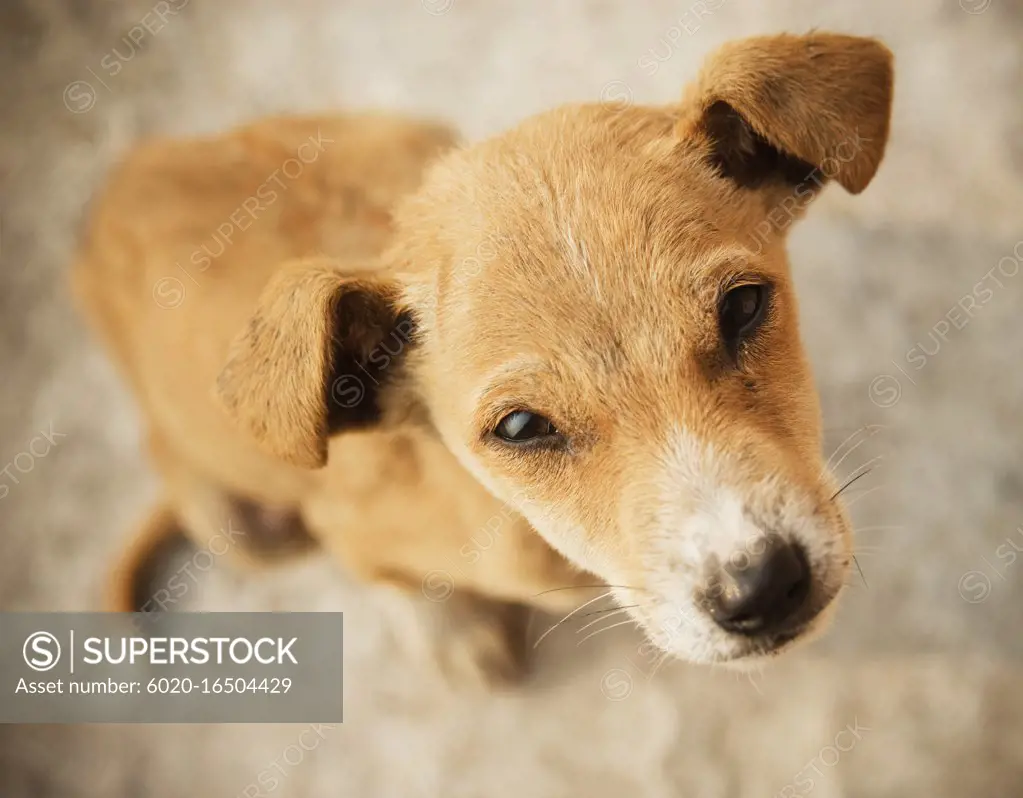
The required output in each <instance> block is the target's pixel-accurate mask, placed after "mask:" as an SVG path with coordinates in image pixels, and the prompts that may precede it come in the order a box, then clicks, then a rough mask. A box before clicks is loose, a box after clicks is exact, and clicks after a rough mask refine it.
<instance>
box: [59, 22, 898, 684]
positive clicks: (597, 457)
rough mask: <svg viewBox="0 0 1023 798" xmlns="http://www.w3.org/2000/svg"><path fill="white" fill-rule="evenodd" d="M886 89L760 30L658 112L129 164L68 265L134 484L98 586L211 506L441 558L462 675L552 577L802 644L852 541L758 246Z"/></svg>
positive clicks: (592, 109) (386, 572) (852, 46)
mask: <svg viewBox="0 0 1023 798" xmlns="http://www.w3.org/2000/svg"><path fill="white" fill-rule="evenodd" d="M891 90H892V68H891V54H890V53H889V51H888V50H887V49H886V48H885V47H883V46H882V45H881V44H879V43H877V42H876V41H873V40H869V39H861V38H855V37H848V36H838V35H832V34H823V33H815V34H811V35H808V36H773V37H763V38H755V39H748V40H744V41H740V42H736V43H733V44H730V45H728V46H726V47H724V48H722V49H721V50H720V51H718V52H717V53H716V54H714V55H713V56H712V57H711V59H710V60H709V62H708V63H707V65H706V67H705V69H704V71H703V73H702V74H701V76H700V78H699V79H698V80H697V82H696V83H695V85H694V86H692V87H691V88H690V90H689V91H688V92H687V94H686V96H685V99H684V100H683V101H682V102H680V103H678V104H672V105H668V106H664V107H635V106H624V105H582V106H569V107H565V108H560V109H557V110H554V111H551V112H548V113H545V114H541V115H540V116H537V117H535V118H533V119H530V120H527V121H526V122H524V123H523V124H522V125H520V126H519V127H517V128H516V129H514V130H512V131H510V132H508V133H506V134H504V135H501V136H499V137H496V138H494V139H491V140H489V141H485V142H483V143H480V144H477V145H474V146H471V147H466V148H454V149H451V148H452V147H453V141H452V138H451V135H450V133H449V132H448V131H446V130H444V129H442V128H438V127H435V126H430V125H425V124H419V123H415V122H409V121H404V120H400V119H394V118H389V117H342V118H323V119H299V120H284V119H277V120H271V121H268V122H263V123H259V124H256V125H253V126H251V127H248V128H245V129H242V130H240V131H237V132H235V133H233V134H230V135H228V136H225V137H222V138H216V139H208V140H200V141H190V142H162V143H157V144H153V145H150V146H148V147H146V148H144V149H142V150H140V151H138V152H136V153H134V154H133V155H132V156H131V157H130V158H129V159H128V160H127V161H126V163H125V164H124V165H123V166H122V167H121V168H120V170H119V171H118V172H117V174H116V175H115V176H114V178H113V179H112V181H111V185H110V187H109V188H108V190H107V191H106V193H105V194H104V195H103V197H102V199H101V201H100V202H99V205H98V207H97V210H96V212H95V215H94V218H93V221H92V225H91V230H90V234H89V236H88V240H87V242H86V245H85V247H84V252H83V255H82V258H81V260H80V262H79V264H78V268H77V270H76V284H77V287H78V289H79V292H80V295H81V297H82V300H83V304H84V305H85V307H86V308H87V310H88V312H89V314H90V316H91V318H92V319H93V321H94V323H95V324H96V326H97V327H98V328H99V329H100V330H101V331H102V332H103V333H104V335H105V337H106V339H107V341H108V343H109V345H110V346H111V347H112V348H113V349H114V351H115V352H116V354H117V356H118V358H119V360H120V361H121V364H122V365H123V366H124V368H125V369H126V371H127V373H128V375H129V377H130V379H131V381H132V384H133V386H134V388H135V390H136V392H137V393H138V395H139V398H140V400H141V401H142V403H143V406H144V408H145V410H146V414H147V418H148V420H149V425H150V439H151V442H152V451H153V456H154V460H155V462H156V464H157V467H158V468H159V469H160V471H161V473H162V475H163V477H164V479H165V483H166V486H167V498H166V503H165V506H164V507H161V508H158V509H157V511H156V512H155V514H154V518H155V519H157V521H153V522H150V523H149V524H148V525H147V528H146V532H145V540H144V541H143V542H142V543H140V544H138V545H137V546H136V547H135V548H134V549H133V553H132V554H131V555H130V556H129V558H128V559H127V560H126V564H125V565H124V566H122V568H121V572H120V573H121V574H122V575H123V576H122V578H121V579H120V580H119V581H118V583H117V584H118V586H119V587H118V590H119V596H121V597H122V599H121V600H120V601H119V604H120V605H121V606H122V607H123V606H124V605H125V602H124V601H123V597H124V596H126V595H127V591H126V588H125V586H128V585H131V584H132V580H131V574H133V573H135V571H136V570H137V565H138V564H139V563H142V562H143V561H144V560H145V557H146V552H147V551H148V550H149V549H150V548H151V547H152V546H153V545H155V543H156V541H158V540H160V539H161V537H162V536H164V535H166V534H167V532H168V531H169V530H170V529H172V528H174V527H175V525H176V524H180V525H181V526H183V527H184V528H185V529H186V530H187V532H188V533H189V534H190V535H192V536H193V537H194V538H195V539H196V540H197V541H199V542H200V543H208V542H209V541H210V540H211V539H212V538H213V537H214V536H216V535H218V534H220V533H221V532H222V530H223V528H224V525H225V519H227V518H237V519H241V520H240V523H241V524H242V528H243V529H245V528H246V522H247V525H248V528H262V529H264V531H266V530H270V531H271V532H274V531H276V532H277V533H281V532H282V530H283V536H284V537H285V538H286V539H292V538H295V537H298V536H300V533H305V532H308V533H309V534H310V535H311V536H312V537H313V538H315V539H318V540H319V541H321V542H322V543H323V544H324V545H325V546H327V547H328V548H330V549H332V550H333V551H335V552H336V553H337V555H338V556H339V557H340V558H341V559H342V560H343V561H344V563H345V565H346V566H347V567H349V568H350V569H352V570H353V571H355V572H357V573H358V574H360V575H362V576H363V577H365V578H366V579H370V580H384V581H390V582H393V583H397V584H402V585H405V586H407V587H409V588H410V589H412V590H415V591H418V590H420V589H421V588H423V587H424V584H425V586H426V589H427V590H429V589H432V588H431V585H433V584H434V583H435V582H436V581H437V580H438V579H440V580H441V581H443V580H444V579H446V578H447V577H448V575H450V574H452V573H457V575H458V578H457V580H456V581H454V583H453V584H449V585H447V587H448V588H451V587H453V589H454V595H455V596H456V597H458V598H460V599H461V600H463V601H469V602H470V604H471V606H472V607H473V612H474V617H476V618H477V619H479V624H478V627H479V630H480V633H479V635H478V636H479V637H481V638H482V637H486V638H487V640H488V642H487V643H485V644H481V646H480V651H479V657H478V659H479V660H480V662H481V664H484V667H487V668H494V667H496V668H498V669H500V670H507V669H508V668H509V667H514V665H516V664H518V662H519V658H518V654H519V651H520V649H519V645H518V641H517V640H516V639H514V637H515V636H516V635H519V634H520V633H521V629H520V626H521V623H520V621H521V619H520V618H519V617H517V615H516V614H515V613H514V612H511V611H510V610H509V609H508V607H507V606H506V605H504V604H503V603H504V602H507V603H527V604H532V605H536V606H540V607H543V608H546V609H553V610H558V609H562V608H565V607H571V606H574V604H575V603H577V602H578V600H579V596H578V593H577V592H576V591H573V590H564V591H557V590H554V589H555V588H562V587H568V586H572V585H583V584H587V583H589V582H592V581H594V577H593V576H591V575H588V574H587V573H585V572H586V571H589V572H591V573H592V574H595V575H596V576H597V577H599V578H600V579H601V580H603V581H605V582H607V583H608V584H609V585H612V586H615V587H614V590H615V593H616V597H617V598H618V599H619V600H620V601H621V602H622V603H623V604H627V605H635V606H633V607H631V608H630V609H629V610H628V612H629V613H630V615H631V616H632V617H633V618H634V619H635V620H636V621H638V622H639V623H640V624H641V626H642V627H643V628H644V629H645V630H646V632H647V633H648V634H649V635H650V636H651V637H652V638H653V639H654V642H656V643H657V644H658V645H659V646H661V647H662V648H663V649H664V650H665V651H667V652H670V653H672V654H675V655H677V656H679V657H682V658H685V659H689V660H692V661H696V662H722V661H743V660H748V659H750V658H753V657H756V656H758V655H764V654H772V653H776V652H778V651H780V650H781V649H782V648H784V647H785V646H787V645H788V644H789V643H790V642H791V641H793V640H796V639H799V638H805V637H807V636H809V635H810V634H811V633H812V632H813V631H815V630H816V629H818V628H820V627H821V625H822V624H823V618H824V617H825V615H826V614H827V613H826V612H825V611H826V610H827V609H828V608H830V607H831V606H833V602H834V599H835V597H836V596H837V594H838V593H839V591H840V589H841V587H842V584H843V581H844V578H845V574H846V571H847V568H848V566H849V561H850V555H851V534H850V527H849V524H848V521H847V519H846V517H845V515H844V513H843V511H842V509H841V507H840V506H839V505H838V503H836V502H835V501H834V500H833V498H832V497H833V494H834V493H835V485H834V483H833V480H832V478H831V477H830V475H829V474H827V473H826V469H825V467H824V464H823V463H822V460H821V457H820V452H819V449H820V442H821V435H820V426H819V410H818V403H817V398H816V395H815V392H814V388H813V384H812V381H811V377H810V372H809V369H808V366H807V363H806V360H805V358H804V355H803V351H802V347H801V344H800V341H799V332H798V329H797V312H796V303H795V297H794V296H793V290H792V285H791V280H790V277H789V266H788V261H787V258H786V254H785V250H784V239H785V235H786V233H787V230H788V227H789V225H790V223H791V222H792V221H793V220H794V219H796V218H799V217H800V216H801V215H802V212H803V211H804V210H805V208H806V206H807V205H808V203H809V201H810V200H811V199H812V198H813V197H814V196H816V194H817V193H818V191H819V189H820V188H821V187H822V186H823V185H824V184H825V183H826V182H827V181H828V180H829V179H834V180H836V181H837V182H838V183H840V184H841V185H842V186H843V187H844V188H845V189H847V190H848V191H851V192H853V193H858V192H859V191H861V190H863V189H864V188H865V187H866V186H867V184H868V183H869V182H870V180H871V178H872V177H873V175H874V173H875V171H876V170H877V168H878V165H879V163H880V161H881V158H882V155H883V152H884V147H885V143H886V140H887V135H888V122H889V113H890V105H891ZM302 148H304V154H303V149H302ZM445 150H450V151H448V152H447V153H446V154H445V155H443V156H441V157H438V156H439V155H440V153H441V152H442V151H445ZM431 160H436V163H434V164H433V165H432V167H430V168H429V169H427V170H426V172H425V176H424V175H423V170H424V168H425V166H426V164H427V163H428V162H429V161H431ZM288 164H290V167H289V166H287V165H288ZM272 175H273V176H275V177H271V176H272ZM399 200H401V201H400V202H399ZM392 208H394V209H396V210H395V212H394V219H393V222H392V220H391V211H392ZM309 256H312V257H309ZM293 258H305V259H301V260H291V261H290V262H286V261H289V259H293ZM213 386H215V391H213V392H211V388H213ZM213 393H215V394H216V399H214V396H213ZM218 404H219V405H220V406H219V407H218ZM225 410H226V412H224V411H225ZM482 530H486V531H487V534H486V539H485V545H483V544H482V543H481V542H480V538H481V534H480V533H481V531H482ZM239 548H241V547H239ZM424 580H425V583H424ZM545 591H549V592H545ZM445 592H447V590H445ZM471 596H478V597H480V598H479V599H472V600H470V599H469V598H468V597H471ZM482 597H486V599H487V600H489V601H494V602H496V603H492V604H491V603H487V602H486V601H484V599H483V598H482ZM484 661H485V662H484Z"/></svg>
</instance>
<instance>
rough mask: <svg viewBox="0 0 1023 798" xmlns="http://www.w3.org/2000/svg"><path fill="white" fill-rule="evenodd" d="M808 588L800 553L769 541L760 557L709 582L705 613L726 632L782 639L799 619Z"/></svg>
mask: <svg viewBox="0 0 1023 798" xmlns="http://www.w3.org/2000/svg"><path fill="white" fill-rule="evenodd" d="M810 582H811V574H810V563H809V561H808V560H807V557H806V552H805V551H804V550H803V548H802V547H801V546H799V545H798V544H794V543H787V542H785V541H783V540H782V539H781V538H779V537H777V536H774V535H772V536H769V537H768V538H767V539H766V541H765V545H764V546H763V551H761V552H759V553H758V554H756V555H750V554H748V553H747V554H746V555H745V556H743V557H741V558H738V561H736V562H729V563H728V564H726V565H725V566H723V567H722V568H721V569H720V571H719V572H718V573H717V574H715V575H714V576H713V577H712V578H711V581H710V586H709V589H708V590H707V592H706V607H707V611H708V612H709V613H710V616H711V617H712V618H713V619H714V621H715V622H716V623H717V624H718V626H720V627H721V628H723V629H725V630H726V631H728V632H733V633H735V634H742V635H764V634H779V633H784V632H787V631H789V630H790V629H791V628H792V627H793V626H794V624H795V623H796V622H797V621H798V618H799V617H800V616H801V615H802V613H801V612H800V610H801V609H802V608H803V606H804V605H805V604H806V600H807V597H808V596H809V594H810Z"/></svg>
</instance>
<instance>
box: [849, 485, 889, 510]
mask: <svg viewBox="0 0 1023 798" xmlns="http://www.w3.org/2000/svg"><path fill="white" fill-rule="evenodd" d="M883 487H885V486H884V485H875V486H874V487H873V488H870V490H865V491H863V493H858V494H856V495H855V496H853V497H852V498H851V499H847V500H846V502H845V506H846V509H848V508H849V507H852V506H853V505H854V504H856V502H858V501H859V500H860V499H862V498H863V497H864V496H869V495H870V494H871V493H874V492H875V491H879V490H881V488H883Z"/></svg>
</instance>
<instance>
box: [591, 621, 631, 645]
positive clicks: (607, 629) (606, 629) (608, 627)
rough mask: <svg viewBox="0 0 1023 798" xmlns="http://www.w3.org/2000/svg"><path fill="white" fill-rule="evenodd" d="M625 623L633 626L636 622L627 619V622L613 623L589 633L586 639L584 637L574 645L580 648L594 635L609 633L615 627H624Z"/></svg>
mask: <svg viewBox="0 0 1023 798" xmlns="http://www.w3.org/2000/svg"><path fill="white" fill-rule="evenodd" d="M627 623H631V624H635V623H636V621H635V620H634V619H632V618H629V620H627V621H619V622H618V623H613V624H611V625H610V626H605V627H604V628H603V629H597V630H596V631H593V632H590V633H589V634H588V635H586V637H584V638H583V639H582V640H580V641H579V642H578V643H577V644H576V645H579V646H581V645H582V644H583V643H585V642H586V641H587V640H589V639H590V638H591V637H593V636H594V635H599V634H600V633H601V632H610V631H611V630H612V629H614V628H615V627H617V626H625V624H627Z"/></svg>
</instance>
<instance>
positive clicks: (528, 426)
mask: <svg viewBox="0 0 1023 798" xmlns="http://www.w3.org/2000/svg"><path fill="white" fill-rule="evenodd" d="M494 434H495V435H496V436H497V437H498V438H500V439H501V440H503V441H507V442H508V443H525V442H526V441H532V440H536V439H538V438H549V437H551V436H553V435H557V434H558V430H557V429H556V428H555V427H554V424H552V423H551V422H550V421H549V420H548V419H546V418H544V417H543V416H539V415H537V414H536V413H530V412H529V411H528V410H516V411H515V412H513V413H509V414H508V415H506V416H505V417H504V418H502V419H501V421H500V422H499V423H498V425H497V428H496V429H495V430H494Z"/></svg>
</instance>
